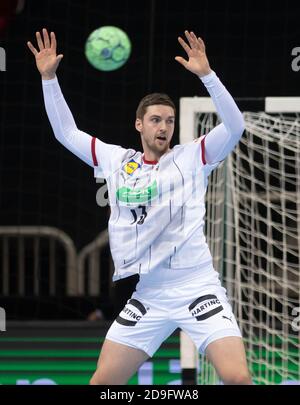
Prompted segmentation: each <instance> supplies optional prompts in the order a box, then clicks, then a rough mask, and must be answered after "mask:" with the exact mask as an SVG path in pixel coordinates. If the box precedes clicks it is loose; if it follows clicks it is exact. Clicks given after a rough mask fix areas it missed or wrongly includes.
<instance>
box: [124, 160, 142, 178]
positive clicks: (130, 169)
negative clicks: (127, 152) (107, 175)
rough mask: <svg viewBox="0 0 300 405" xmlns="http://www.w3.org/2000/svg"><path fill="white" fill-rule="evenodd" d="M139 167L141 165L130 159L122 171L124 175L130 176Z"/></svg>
mask: <svg viewBox="0 0 300 405" xmlns="http://www.w3.org/2000/svg"><path fill="white" fill-rule="evenodd" d="M139 167H141V165H140V164H139V163H137V162H136V161H135V160H133V159H132V160H130V161H129V162H127V163H126V164H125V165H124V166H123V170H124V172H125V173H127V174H129V175H132V173H134V172H135V171H136V170H137V169H138V168H139Z"/></svg>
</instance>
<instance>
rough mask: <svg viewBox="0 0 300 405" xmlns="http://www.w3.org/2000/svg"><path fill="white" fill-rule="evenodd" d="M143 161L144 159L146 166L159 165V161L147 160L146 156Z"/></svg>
mask: <svg viewBox="0 0 300 405" xmlns="http://www.w3.org/2000/svg"><path fill="white" fill-rule="evenodd" d="M142 159H143V162H144V163H145V164H146V165H156V164H157V163H158V160H147V159H145V156H144V155H143V156H142Z"/></svg>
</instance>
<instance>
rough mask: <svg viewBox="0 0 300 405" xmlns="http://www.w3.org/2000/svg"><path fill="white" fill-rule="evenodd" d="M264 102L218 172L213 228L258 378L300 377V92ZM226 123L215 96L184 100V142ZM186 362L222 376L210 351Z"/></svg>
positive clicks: (212, 189)
mask: <svg viewBox="0 0 300 405" xmlns="http://www.w3.org/2000/svg"><path fill="white" fill-rule="evenodd" d="M236 101H237V103H238V104H239V99H236ZM243 101H245V100H243ZM252 101H253V100H252ZM252 104H253V103H252ZM260 107H261V108H260V111H258V112H257V111H256V112H253V111H248V109H247V111H244V112H243V114H244V119H245V123H246V130H245V133H244V135H243V137H242V139H241V141H240V142H239V144H238V145H237V146H236V148H235V149H234V151H233V152H232V153H231V154H230V156H228V158H227V159H226V160H225V161H224V162H222V164H221V165H220V166H219V167H218V168H217V169H215V170H214V171H213V172H212V174H211V176H210V179H209V185H208V190H207V199H206V230H205V232H206V237H207V242H208V244H209V247H210V249H211V252H212V255H213V260H214V266H215V269H216V270H217V271H218V272H219V274H220V278H221V281H222V284H223V285H224V286H225V287H226V289H227V292H228V297H229V299H230V301H231V304H232V307H233V310H234V313H235V316H236V318H237V321H238V323H239V326H240V328H241V331H242V334H243V337H244V341H245V344H246V350H247V359H248V364H249V368H250V371H251V372H252V376H253V380H254V383H256V384H287V383H299V384H300V366H299V364H300V355H299V353H300V346H299V331H300V317H299V314H300V259H299V257H300V114H299V113H300V97H266V98H265V99H264V100H263V102H262V103H261V100H260ZM218 122H219V121H218V117H217V114H216V109H215V107H214V104H213V102H212V100H211V98H209V97H183V98H181V99H180V128H179V138H180V143H187V142H190V141H192V140H193V139H195V138H197V137H199V136H201V135H204V134H206V133H208V132H209V130H210V129H212V128H213V127H214V126H215V125H217V124H218ZM181 334H182V332H181ZM183 344H184V345H185V347H184V348H182V350H181V353H182V356H188V358H190V359H194V358H195V355H194V354H195V350H196V349H195V348H194V346H193V344H192V343H191V342H190V341H189V340H185V339H184V338H183V340H182V344H181V346H183ZM187 345H189V346H187ZM189 352H190V353H189ZM187 353H188V354H187ZM191 353H192V354H191ZM181 363H182V364H185V368H192V367H198V368H199V370H198V378H199V383H200V384H215V383H219V381H218V378H217V376H216V374H215V372H214V370H212V368H211V366H210V365H209V364H208V363H207V362H206V360H205V358H202V356H201V357H200V362H198V363H197V362H195V361H194V362H192V361H191V362H190V365H189V364H188V365H187V361H185V360H184V359H181ZM195 364H196V365H195ZM183 382H184V381H183Z"/></svg>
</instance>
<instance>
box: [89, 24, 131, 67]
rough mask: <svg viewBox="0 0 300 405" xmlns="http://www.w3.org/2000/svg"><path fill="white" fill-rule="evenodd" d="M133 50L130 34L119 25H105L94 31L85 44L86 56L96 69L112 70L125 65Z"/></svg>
mask: <svg viewBox="0 0 300 405" xmlns="http://www.w3.org/2000/svg"><path fill="white" fill-rule="evenodd" d="M130 52H131V42H130V39H129V38H128V35H127V34H126V33H125V32H124V31H123V30H121V29H120V28H118V27H114V26H103V27H100V28H98V29H96V30H95V31H93V32H92V33H91V34H90V35H89V37H88V39H87V41H86V44H85V56H86V58H87V60H88V61H89V63H90V64H91V65H92V66H93V67H94V68H96V69H98V70H102V71H111V70H116V69H119V68H120V67H121V66H123V65H124V64H125V63H126V62H127V60H128V58H129V56H130Z"/></svg>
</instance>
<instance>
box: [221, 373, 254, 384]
mask: <svg viewBox="0 0 300 405" xmlns="http://www.w3.org/2000/svg"><path fill="white" fill-rule="evenodd" d="M223 382H224V384H228V385H250V384H252V379H251V376H250V374H249V372H248V371H246V370H245V371H244V372H237V373H234V374H230V375H227V376H226V377H225V378H223Z"/></svg>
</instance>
